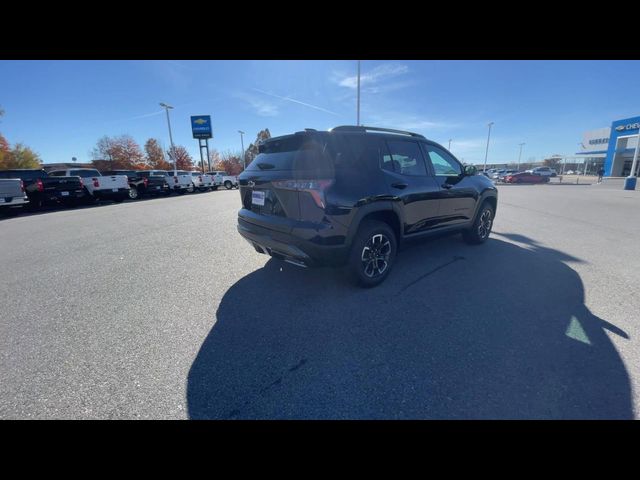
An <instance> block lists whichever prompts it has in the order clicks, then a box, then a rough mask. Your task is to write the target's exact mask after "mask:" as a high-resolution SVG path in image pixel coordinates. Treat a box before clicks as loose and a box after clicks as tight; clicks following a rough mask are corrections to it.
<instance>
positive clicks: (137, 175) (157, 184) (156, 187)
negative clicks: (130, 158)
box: [101, 170, 169, 200]
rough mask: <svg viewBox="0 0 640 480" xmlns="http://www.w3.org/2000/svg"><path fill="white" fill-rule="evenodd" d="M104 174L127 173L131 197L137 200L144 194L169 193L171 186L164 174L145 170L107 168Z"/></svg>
mask: <svg viewBox="0 0 640 480" xmlns="http://www.w3.org/2000/svg"><path fill="white" fill-rule="evenodd" d="M101 173H102V175H126V176H127V178H128V179H129V198H130V199H131V200H135V199H137V198H140V197H142V196H143V195H160V194H164V195H166V194H168V193H169V186H168V185H167V182H165V177H164V176H162V175H152V174H151V172H148V171H143V170H107V171H105V172H101Z"/></svg>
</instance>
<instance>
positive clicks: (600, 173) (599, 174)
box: [598, 167, 604, 183]
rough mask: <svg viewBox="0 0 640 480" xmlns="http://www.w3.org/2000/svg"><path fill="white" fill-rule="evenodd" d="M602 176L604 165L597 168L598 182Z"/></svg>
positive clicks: (600, 181)
mask: <svg viewBox="0 0 640 480" xmlns="http://www.w3.org/2000/svg"><path fill="white" fill-rule="evenodd" d="M603 176H604V167H600V168H599V169H598V183H602V177H603Z"/></svg>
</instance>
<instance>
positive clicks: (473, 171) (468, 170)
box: [464, 165, 478, 176]
mask: <svg viewBox="0 0 640 480" xmlns="http://www.w3.org/2000/svg"><path fill="white" fill-rule="evenodd" d="M477 173H478V169H477V168H476V166H475V165H465V166H464V174H465V176H471V175H477Z"/></svg>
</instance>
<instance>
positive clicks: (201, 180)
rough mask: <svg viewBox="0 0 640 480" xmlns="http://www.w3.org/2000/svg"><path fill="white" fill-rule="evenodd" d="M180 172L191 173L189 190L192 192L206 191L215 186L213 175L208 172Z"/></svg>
mask: <svg viewBox="0 0 640 480" xmlns="http://www.w3.org/2000/svg"><path fill="white" fill-rule="evenodd" d="M178 173H187V174H189V175H191V188H190V189H189V192H191V193H192V192H195V191H196V190H200V191H201V192H205V191H207V190H209V189H210V188H211V187H213V177H212V176H211V175H209V174H207V173H200V172H183V171H179V172H178Z"/></svg>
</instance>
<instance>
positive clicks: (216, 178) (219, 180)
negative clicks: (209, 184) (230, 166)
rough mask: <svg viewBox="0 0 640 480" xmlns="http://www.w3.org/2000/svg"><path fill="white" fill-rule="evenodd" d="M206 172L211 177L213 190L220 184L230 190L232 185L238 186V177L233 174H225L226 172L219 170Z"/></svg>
mask: <svg viewBox="0 0 640 480" xmlns="http://www.w3.org/2000/svg"><path fill="white" fill-rule="evenodd" d="M207 174H209V175H211V176H212V177H213V190H217V189H218V187H221V186H222V185H224V187H225V188H226V189H227V190H231V189H232V188H233V187H236V188H238V177H236V176H234V175H227V172H223V171H220V170H217V171H214V172H207Z"/></svg>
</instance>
